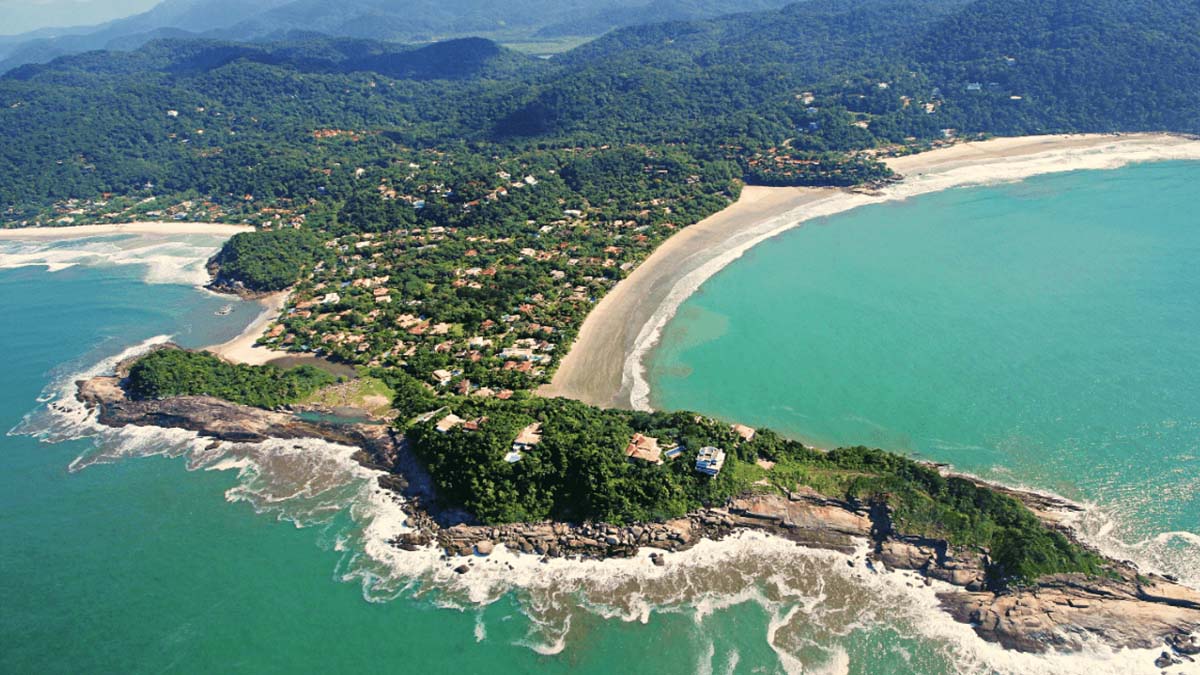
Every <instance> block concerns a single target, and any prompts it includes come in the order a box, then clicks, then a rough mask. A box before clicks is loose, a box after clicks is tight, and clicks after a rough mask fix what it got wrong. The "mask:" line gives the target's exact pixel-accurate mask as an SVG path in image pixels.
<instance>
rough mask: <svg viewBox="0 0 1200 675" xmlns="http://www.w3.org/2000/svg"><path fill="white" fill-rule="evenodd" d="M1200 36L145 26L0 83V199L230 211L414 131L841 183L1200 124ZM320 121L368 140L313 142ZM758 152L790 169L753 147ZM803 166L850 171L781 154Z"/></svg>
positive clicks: (835, 15)
mask: <svg viewBox="0 0 1200 675" xmlns="http://www.w3.org/2000/svg"><path fill="white" fill-rule="evenodd" d="M1198 34H1200V8H1197V6H1196V4H1195V3H1193V2H1187V1H1185V0H1147V1H1145V2H1139V3H1121V2H1116V1H1115V0H1084V1H1083V2H1073V1H1072V2H1068V1H1067V0H1017V1H1016V2H999V1H997V0H975V1H973V2H969V3H968V2H957V1H953V0H860V1H859V2H854V3H845V2H833V1H832V0H812V1H811V2H804V3H798V4H795V5H791V6H789V7H786V8H784V9H782V10H779V11H772V12H761V13H750V14H742V15H736V16H730V17H722V18H719V19H713V20H709V21H699V22H675V23H667V24H656V25H650V26H636V27H630V28H625V29H621V30H617V31H615V32H613V33H610V34H608V35H606V36H604V37H602V38H600V39H598V40H596V41H594V42H592V43H589V44H587V45H584V46H582V47H580V48H578V49H576V50H574V51H572V52H569V53H567V54H565V55H563V56H562V57H560V58H557V59H552V60H550V61H546V60H542V59H533V58H528V57H524V56H522V55H520V54H517V53H514V52H511V51H508V50H505V49H502V48H500V47H497V46H496V45H494V44H491V43H488V42H486V41H483V40H462V41H456V42H451V43H446V44H442V45H432V46H428V47H423V48H419V49H412V48H404V47H398V46H394V45H388V44H384V43H372V42H369V41H363V40H347V39H326V38H310V39H302V40H295V41H291V42H284V43H276V44H268V45H245V44H237V43H220V42H211V41H160V42H156V43H152V44H150V45H147V46H146V47H144V48H142V49H140V50H138V51H136V52H132V53H120V54H113V53H91V54H85V55H79V56H74V57H67V58H63V59H60V60H58V61H56V62H54V63H53V64H51V65H48V66H31V67H26V68H21V69H18V70H16V71H14V72H12V73H10V74H8V75H7V76H5V77H4V78H3V79H2V80H0V103H2V104H3V105H2V106H0V132H3V133H4V136H5V138H7V139H13V141H14V142H10V143H6V144H4V146H3V147H0V169H2V170H3V171H2V172H0V207H3V208H2V209H0V212H2V213H4V214H5V219H6V220H8V221H9V222H21V221H22V220H25V219H28V218H30V217H31V216H35V215H37V214H38V213H44V209H45V207H47V206H49V205H51V204H56V203H58V204H61V203H62V202H63V201H65V200H69V199H98V198H100V197H101V196H102V195H104V194H105V193H116V194H118V195H120V194H134V193H136V194H138V195H142V194H146V195H157V196H165V195H171V194H183V193H187V192H189V191H190V192H194V193H197V194H199V195H200V196H202V197H204V198H206V199H208V200H211V201H212V202H214V203H216V204H218V205H220V206H221V207H222V208H223V209H225V210H226V212H227V214H228V215H229V216H230V217H244V216H246V215H248V214H249V213H254V212H256V211H257V209H258V208H259V207H261V206H262V205H263V204H265V203H270V202H272V201H276V200H292V201H293V202H307V201H308V200H316V201H319V202H324V201H326V200H328V199H331V198H337V197H343V198H344V196H345V194H344V192H340V191H339V190H337V189H336V188H337V186H331V185H327V184H326V181H323V180H321V179H320V178H319V174H314V173H313V172H312V169H313V167H314V166H319V167H326V166H329V165H331V164H339V163H340V164H342V165H345V164H348V163H351V162H354V163H358V164H361V163H381V162H386V161H388V160H387V158H388V157H389V155H390V154H391V153H393V152H395V151H397V150H403V149H416V148H428V147H438V148H442V149H448V150H449V149H456V150H455V151H463V152H481V153H486V154H492V155H495V154H505V153H509V152H512V151H513V149H514V148H531V147H532V148H541V147H559V148H566V147H577V146H585V147H586V146H598V145H604V144H613V143H642V144H663V143H671V144H679V145H684V146H686V148H687V151H688V152H690V153H692V154H694V155H695V156H696V157H697V158H699V159H715V158H722V159H733V160H734V161H737V162H739V164H740V165H742V166H743V169H744V172H745V177H746V178H748V179H750V180H752V181H758V182H766V183H769V184H784V183H792V184H844V183H846V182H850V181H851V180H854V181H861V180H871V179H874V178H878V177H880V175H879V172H878V171H877V170H875V169H872V168H871V165H870V164H869V163H867V164H863V160H859V159H856V156H855V154H854V151H856V150H861V149H865V148H873V147H876V146H880V145H890V144H913V143H917V144H919V143H922V142H928V141H931V140H934V139H938V138H941V137H942V135H943V133H944V132H943V130H945V129H954V130H957V132H958V133H959V134H974V133H997V134H1017V133H1032V132H1069V131H1116V130H1127V131H1133V130H1149V129H1153V130H1174V131H1181V132H1197V131H1200V126H1198V125H1200V122H1198V121H1197V120H1200V99H1198V97H1197V96H1196V95H1195V87H1194V83H1193V78H1194V75H1195V73H1197V72H1200V44H1198V43H1200V39H1198V38H1197V35H1198ZM1144 54H1154V55H1155V57H1154V58H1152V59H1150V58H1142V57H1141V55H1144ZM805 94H811V96H805ZM172 110H173V111H175V112H176V113H177V115H174V116H171V115H169V114H168V111H172ZM81 112H83V113H84V114H80V113H81ZM320 129H343V130H353V131H358V132H361V133H362V135H363V136H364V140H363V142H362V143H359V144H355V145H354V147H344V146H341V147H330V144H323V143H321V142H320V139H317V138H314V137H313V133H314V131H317V130H320ZM201 132H203V133H201ZM464 141H466V142H468V143H470V144H471V145H469V146H462V145H461V143H463V142H464ZM764 153H765V154H766V156H768V157H770V158H775V157H780V156H782V157H783V158H785V160H787V161H786V162H785V164H786V165H787V167H788V171H784V172H780V171H774V170H770V165H771V163H770V162H768V163H763V162H759V163H757V164H756V165H753V166H752V165H751V164H750V162H751V161H752V160H753V159H754V158H755V157H758V156H761V155H763V154H764ZM829 153H834V154H829ZM813 161H818V162H821V163H822V164H825V165H829V164H833V165H838V164H840V163H849V164H848V166H849V167H850V169H849V171H848V172H847V171H829V170H826V167H821V168H817V169H811V170H810V169H803V168H798V167H809V166H812V164H811V162H813ZM818 166H821V165H818ZM847 176H849V178H847ZM823 181H824V183H822V182H823ZM147 185H150V186H152V187H150V188H147ZM321 188H325V191H324V192H322V191H321ZM246 195H253V196H254V198H255V199H254V201H253V202H252V204H253V207H254V209H250V208H249V207H248V206H247V203H248V202H247V200H246V199H245V196H246Z"/></svg>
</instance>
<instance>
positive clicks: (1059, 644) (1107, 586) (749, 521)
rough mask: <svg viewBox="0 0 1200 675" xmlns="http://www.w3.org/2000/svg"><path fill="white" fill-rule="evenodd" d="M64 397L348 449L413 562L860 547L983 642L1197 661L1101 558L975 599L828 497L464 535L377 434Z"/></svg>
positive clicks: (1169, 612) (870, 517) (100, 393)
mask: <svg viewBox="0 0 1200 675" xmlns="http://www.w3.org/2000/svg"><path fill="white" fill-rule="evenodd" d="M118 372H119V373H120V372H121V369H120V368H118ZM78 397H79V399H80V400H81V401H83V402H85V403H86V404H87V405H88V406H90V407H92V408H94V409H97V411H98V418H99V421H100V422H101V423H102V424H106V425H109V426H114V427H121V426H126V425H137V426H163V427H176V428H183V429H190V430H192V431H195V432H197V433H199V434H201V435H202V436H207V437H210V438H214V439H217V440H223V441H237V442H261V441H264V440H266V439H268V438H284V439H296V438H319V439H323V440H328V441H332V442H336V443H342V444H347V445H353V446H358V447H360V448H362V449H363V452H362V453H361V454H360V455H359V456H357V457H356V458H357V459H358V460H359V461H360V462H361V463H363V464H365V465H367V466H371V467H373V468H378V469H381V470H384V471H388V472H391V473H388V474H386V475H383V476H381V477H380V479H379V484H380V486H381V487H383V488H384V489H387V490H391V491H394V492H397V493H400V494H403V495H404V496H405V497H406V498H407V500H406V503H405V508H406V510H407V511H408V513H409V524H410V525H411V526H412V527H413V530H412V531H411V532H408V533H406V534H404V535H402V536H401V537H398V538H397V539H396V540H395V541H393V542H392V543H393V544H394V545H395V546H397V547H398V548H401V549H406V550H413V551H415V550H419V549H423V548H425V547H428V546H430V545H433V544H436V545H437V546H438V547H439V548H441V549H443V550H444V552H445V553H446V555H447V556H448V557H456V556H457V557H466V556H472V555H481V556H487V555H491V554H492V553H493V552H494V550H495V546H496V545H498V544H504V545H505V547H507V548H508V549H510V550H514V551H520V552H523V553H527V554H531V555H537V556H541V557H564V558H565V557H573V558H588V559H600V558H612V557H618V558H619V557H630V556H633V555H635V554H636V553H637V552H638V550H639V549H640V548H641V547H643V546H644V547H648V548H652V549H657V551H656V552H655V553H653V554H652V555H651V561H652V562H653V563H654V564H655V565H659V566H662V565H667V564H669V560H667V559H666V558H664V557H663V556H662V555H661V554H660V553H659V552H658V551H662V552H670V551H683V550H686V549H688V548H690V547H692V546H694V545H695V544H696V543H697V542H699V541H700V540H702V539H705V538H708V539H721V538H723V537H726V536H728V535H730V534H731V533H733V532H735V531H738V530H746V529H750V530H761V531H765V532H770V533H772V534H774V535H777V536H780V537H783V538H786V539H789V540H791V541H794V542H796V543H797V544H799V545H802V546H805V547H810V548H821V549H827V550H833V551H839V552H844V553H850V552H852V551H854V550H856V549H857V548H859V546H861V545H862V543H863V542H867V543H869V544H870V546H871V556H872V558H873V560H874V561H875V562H876V563H878V564H881V565H883V566H885V567H887V568H889V569H899V570H912V571H915V572H918V573H920V574H922V575H924V576H925V577H926V578H928V579H937V580H941V581H944V582H946V583H948V584H951V585H953V586H956V587H958V588H961V589H962V590H959V591H950V592H943V593H941V594H940V595H939V599H940V600H941V603H942V606H943V607H944V608H945V609H946V610H947V611H948V612H949V613H950V614H951V615H953V616H954V617H955V618H956V619H958V620H959V621H962V622H965V623H969V624H971V625H972V626H973V627H974V629H975V631H976V632H977V633H978V634H979V635H980V636H981V637H982V638H983V639H985V640H989V641H993V642H997V643H999V644H1001V645H1003V646H1004V647H1006V648H1009V649H1015V650H1020V651H1025V652H1045V651H1050V650H1076V649H1079V648H1080V647H1081V646H1082V645H1083V642H1084V638H1085V637H1088V638H1094V639H1099V640H1100V641H1102V642H1104V643H1106V644H1108V645H1110V646H1111V647H1113V648H1118V649H1120V648H1139V649H1140V648H1160V647H1165V648H1166V649H1167V651H1165V652H1163V654H1162V656H1160V657H1159V659H1158V661H1159V662H1161V663H1164V664H1167V665H1171V664H1174V663H1178V662H1180V661H1182V660H1188V659H1191V658H1192V656H1193V655H1195V654H1197V653H1200V643H1198V642H1197V640H1196V639H1195V638H1194V637H1193V635H1192V634H1193V633H1196V632H1198V631H1200V593H1197V592H1196V591H1194V590H1192V589H1190V588H1187V587H1185V586H1181V585H1179V584H1177V583H1174V582H1173V581H1171V580H1169V579H1166V578H1162V577H1159V576H1155V575H1144V574H1139V573H1138V570H1137V569H1136V568H1134V567H1133V566H1132V565H1131V564H1129V563H1118V562H1114V561H1110V564H1111V569H1112V571H1113V576H1112V578H1088V577H1084V576H1082V575H1060V576H1055V577H1048V578H1045V579H1042V580H1040V581H1039V583H1038V584H1036V585H1035V586H1034V587H1032V588H1025V589H1019V590H1014V591H1005V592H1000V593H995V592H992V591H989V590H986V587H985V583H984V580H985V577H986V570H987V565H988V558H987V553H986V551H980V550H972V549H966V548H962V547H955V546H952V545H950V544H949V543H948V542H945V541H941V540H937V539H928V538H923V537H913V536H908V535H905V534H904V533H902V532H897V531H895V529H894V527H893V524H892V521H891V517H890V514H889V513H888V512H887V509H886V508H884V507H881V506H879V505H870V504H862V503H852V502H847V501H843V500H838V499H831V498H829V497H826V496H824V495H821V494H819V493H817V492H814V491H812V490H808V489H800V490H797V491H795V492H792V493H789V494H786V495H780V494H774V493H770V494H768V493H763V494H750V495H745V496H742V497H738V498H735V499H731V500H730V501H729V502H728V503H726V504H725V505H724V506H723V507H722V508H709V509H705V510H702V511H698V512H696V513H692V514H689V515H688V516H687V517H684V518H678V519H675V520H670V521H666V522H662V523H641V524H637V525H631V526H620V527H618V526H613V525H607V524H602V523H585V524H582V525H571V524H567V523H555V522H546V523H531V524H518V525H505V526H500V527H490V526H482V525H477V524H472V523H473V522H474V521H473V520H472V518H471V517H470V516H469V514H465V513H461V512H456V511H452V510H435V509H431V508H428V507H429V506H432V505H436V504H437V497H436V494H434V492H433V488H432V481H430V480H429V477H428V476H427V475H426V474H425V472H424V470H423V468H422V467H421V466H420V463H419V462H417V461H416V460H415V459H414V458H413V457H412V455H411V453H410V452H407V450H406V448H405V446H404V444H403V442H402V439H399V438H396V437H394V435H393V434H392V433H391V432H390V431H389V430H388V428H387V427H384V426H373V425H348V426H346V425H333V424H319V423H313V422H307V421H302V420H298V419H296V418H295V417H293V416H291V415H289V414H287V413H285V412H272V411H266V410H259V409H256V408H249V407H246V406H240V405H235V404H232V403H229V402H226V401H222V400H219V399H214V398H209V397H181V398H175V399H168V400H164V401H133V400H130V399H129V398H128V397H127V396H126V394H125V391H124V389H122V387H121V379H120V378H119V377H100V378H95V379H92V380H88V381H86V382H80V383H79V391H78ZM989 487H992V488H993V489H1000V490H1001V491H1003V492H1005V493H1006V494H1009V495H1011V496H1014V497H1016V498H1017V499H1020V500H1022V501H1023V502H1025V503H1026V505H1027V506H1028V507H1029V508H1030V509H1031V510H1032V511H1033V512H1034V513H1035V514H1037V515H1038V516H1039V517H1041V518H1042V519H1043V520H1044V521H1045V522H1046V523H1047V524H1049V525H1051V526H1053V527H1061V526H1060V523H1059V514H1061V513H1062V512H1063V511H1064V510H1070V509H1072V508H1075V507H1074V506H1073V505H1069V504H1065V503H1062V502H1059V501H1058V500H1054V499H1052V498H1048V497H1044V496H1041V495H1033V494H1029V493H1025V492H1019V491H1015V490H1010V489H1007V488H1000V487H998V486H989ZM1064 532H1066V534H1068V535H1070V533H1069V532H1067V531H1065V530H1064ZM851 564H853V563H851ZM469 570H470V567H469V566H468V565H460V566H459V567H457V568H456V569H455V571H456V572H458V573H460V574H465V573H467V572H468V571H469ZM1164 667H1165V666H1164Z"/></svg>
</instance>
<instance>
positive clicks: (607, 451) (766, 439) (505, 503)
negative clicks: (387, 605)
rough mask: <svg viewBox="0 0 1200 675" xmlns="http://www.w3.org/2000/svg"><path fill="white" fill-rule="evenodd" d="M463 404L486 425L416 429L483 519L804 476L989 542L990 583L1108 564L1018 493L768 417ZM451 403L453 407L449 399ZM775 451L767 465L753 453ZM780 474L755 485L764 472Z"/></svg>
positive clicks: (683, 505)
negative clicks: (839, 444) (649, 441)
mask: <svg viewBox="0 0 1200 675" xmlns="http://www.w3.org/2000/svg"><path fill="white" fill-rule="evenodd" d="M453 409H454V411H455V412H456V413H457V414H458V415H459V416H461V417H462V418H464V419H467V420H471V419H478V420H483V419H485V418H486V421H482V422H480V423H479V424H478V428H477V429H468V428H466V427H465V426H464V425H460V426H457V427H456V428H454V429H451V430H449V431H448V432H443V431H439V430H438V429H437V428H436V425H437V423H438V421H439V418H440V417H441V415H444V414H447V413H446V412H445V411H444V412H442V413H439V414H438V415H435V416H434V417H433V418H432V419H430V420H429V421H427V422H423V423H419V424H417V425H415V426H414V427H413V428H411V429H409V431H408V432H407V435H408V437H409V438H410V439H411V440H412V442H413V447H414V449H415V450H416V452H417V453H418V454H419V455H420V456H421V457H422V458H423V459H424V460H425V462H426V463H427V465H428V467H429V469H430V471H431V472H432V474H433V476H434V479H435V481H436V482H437V485H438V488H439V490H440V495H441V496H442V498H444V499H448V500H450V501H452V502H453V503H457V504H463V505H465V506H466V507H467V508H469V509H470V510H471V511H472V512H473V513H475V514H477V515H478V516H479V517H480V518H481V519H482V520H483V521H484V522H486V523H507V522H521V521H537V520H543V519H548V518H554V519H562V520H568V521H580V520H596V521H603V522H616V523H621V522H632V521H647V520H657V519H666V518H671V517H677V516H681V515H683V514H685V513H687V512H688V511H692V510H695V509H698V508H701V507H702V506H707V505H714V504H716V505H719V504H722V503H724V501H725V500H726V499H727V498H729V497H731V496H734V495H737V494H740V493H743V492H746V491H748V490H752V489H780V488H782V489H786V490H793V489H795V487H796V486H797V485H807V486H809V487H812V488H814V489H817V490H819V491H820V492H822V493H824V494H826V495H829V496H833V497H837V498H841V499H847V500H850V501H853V502H857V503H861V504H881V505H886V506H887V507H888V508H889V509H890V510H891V511H892V513H893V520H894V521H895V525H896V527H897V529H899V530H900V531H902V532H904V533H906V534H910V535H922V536H930V537H937V538H939V539H946V540H948V541H950V542H951V543H953V544H956V545H962V546H968V547H979V548H983V549H986V550H989V551H991V552H992V563H991V565H990V567H989V568H988V579H989V583H990V584H991V585H992V586H993V587H994V588H1002V587H1004V586H1005V585H1008V584H1012V583H1024V582H1028V581H1031V580H1033V579H1036V578H1037V577H1039V576H1042V575H1045V574H1053V573H1058V572H1086V573H1090V574H1097V573H1100V572H1101V571H1102V568H1101V563H1100V560H1099V558H1097V557H1096V556H1094V555H1092V554H1091V553H1088V552H1086V551H1083V550H1081V549H1080V548H1078V547H1077V546H1075V545H1073V544H1071V543H1070V542H1069V541H1068V540H1067V539H1066V538H1065V537H1063V536H1062V535H1061V534H1059V533H1058V532H1055V531H1052V530H1050V529H1048V528H1047V527H1046V526H1044V525H1042V524H1041V523H1040V522H1039V521H1038V520H1037V519H1036V518H1035V517H1034V516H1033V514H1032V513H1030V512H1029V510H1028V509H1026V508H1025V507H1024V506H1023V505H1021V504H1020V503H1019V502H1017V501H1016V500H1015V499H1013V498H1012V497H1008V496H1006V495H1001V494H1000V493H997V492H995V491H992V490H988V489H986V488H981V487H979V486H977V485H975V484H974V483H972V482H970V481H968V480H966V479H963V478H956V477H951V478H947V477H944V476H942V475H940V474H939V473H938V472H937V471H936V470H935V469H933V468H931V467H929V466H926V465H923V464H918V463H916V462H914V461H912V460H909V459H906V458H903V457H901V456H899V455H894V454H891V453H886V452H882V451H879V450H870V449H867V448H861V447H860V448H844V449H839V450H834V451H832V452H829V453H824V452H820V451H816V450H812V449H810V448H806V447H804V446H803V445H802V444H800V443H798V442H796V441H791V440H787V439H784V438H782V437H780V436H778V435H777V434H774V433H772V432H771V431H769V430H759V431H758V433H757V434H756V435H755V436H754V438H753V439H752V440H750V441H746V440H744V439H743V438H742V437H741V436H739V435H738V434H737V433H735V432H734V431H733V430H732V429H731V428H730V426H729V425H727V424H722V423H720V422H718V421H716V420H712V419H708V418H704V417H701V416H698V415H695V414H693V413H685V412H677V413H640V412H627V411H612V410H600V409H597V408H592V407H590V406H587V405H584V404H581V403H577V402H574V401H566V400H562V399H556V400H545V399H537V398H533V399H529V400H525V401H520V402H515V401H514V402H490V403H486V404H481V403H478V402H473V401H459V402H457V403H456V404H455V405H454V406H453ZM447 410H448V409H447ZM534 422H539V423H541V425H542V426H541V434H542V439H541V442H540V443H539V444H538V445H537V446H535V447H533V448H531V449H527V450H525V451H524V452H523V456H522V458H521V460H520V461H518V462H512V463H510V462H508V461H506V460H505V459H504V458H505V455H506V454H507V453H508V452H509V449H510V446H511V444H512V442H513V439H514V438H516V436H517V434H518V432H519V431H520V430H521V429H522V428H523V427H525V426H526V425H528V424H531V423H534ZM634 433H642V434H646V435H648V436H652V437H655V438H657V439H658V441H659V443H660V444H663V445H674V444H680V445H681V446H682V447H683V448H685V449H686V450H685V451H684V452H683V453H682V455H681V456H679V457H678V458H676V459H667V460H666V461H665V463H664V464H662V465H654V464H649V463H646V462H639V461H631V460H628V459H626V457H625V455H624V453H623V452H622V449H623V448H624V447H625V445H626V444H627V443H628V442H629V441H630V439H631V437H632V436H633V434H634ZM705 446H715V447H720V448H724V449H725V450H727V452H728V453H729V459H728V460H727V462H726V465H725V468H724V470H723V471H721V473H720V474H719V475H718V476H716V477H710V476H706V475H703V474H700V473H698V472H696V471H695V470H694V466H693V465H694V460H695V456H696V451H697V450H698V449H699V448H701V447H705ZM760 458H761V459H767V460H770V461H772V462H775V463H776V465H775V468H774V469H772V470H771V471H769V472H768V471H766V470H764V469H762V468H761V467H759V466H757V465H756V464H755V461H756V460H758V459H760ZM764 478H765V479H766V480H768V481H769V482H770V483H771V484H772V486H773V487H770V488H764V487H762V486H755V483H756V482H758V481H761V480H762V479H764Z"/></svg>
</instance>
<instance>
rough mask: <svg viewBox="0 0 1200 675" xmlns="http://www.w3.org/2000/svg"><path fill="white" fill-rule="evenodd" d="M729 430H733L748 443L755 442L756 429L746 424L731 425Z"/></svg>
mask: <svg viewBox="0 0 1200 675" xmlns="http://www.w3.org/2000/svg"><path fill="white" fill-rule="evenodd" d="M729 428H730V429H733V433H735V434H737V435H738V436H741V437H742V440H743V441H746V442H747V443H749V442H750V441H752V440H754V429H752V428H750V427H748V426H746V425H744V424H731V425H729Z"/></svg>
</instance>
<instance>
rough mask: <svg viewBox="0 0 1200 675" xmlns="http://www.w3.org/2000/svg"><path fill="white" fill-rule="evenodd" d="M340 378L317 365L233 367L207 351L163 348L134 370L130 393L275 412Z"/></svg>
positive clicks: (130, 382)
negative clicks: (197, 399)
mask: <svg viewBox="0 0 1200 675" xmlns="http://www.w3.org/2000/svg"><path fill="white" fill-rule="evenodd" d="M334 381H335V378H334V377H333V376H332V375H330V374H329V373H326V372H325V371H323V370H319V369H317V368H313V367H312V366H299V367H296V368H291V369H288V370H282V369H280V368H276V367H274V366H244V365H233V364H231V363H228V362H226V361H222V360H221V359H219V358H217V357H216V356H213V355H212V354H209V353H206V352H189V351H184V350H182V349H160V350H158V351H155V352H152V353H150V354H148V355H147V356H145V357H142V358H141V359H139V360H138V361H137V363H135V364H134V365H133V367H132V368H131V369H130V371H129V380H128V391H129V393H130V395H131V396H133V397H134V398H139V399H150V400H153V399H163V398H171V397H175V396H214V397H217V398H222V399H225V400H227V401H233V402H234V403H241V404H243V405H251V406H257V407H260V408H275V407H278V406H281V405H286V404H288V403H295V402H296V401H299V400H300V399H302V398H304V397H305V396H308V395H309V394H311V393H312V392H314V391H316V390H317V389H320V388H321V387H324V386H326V385H329V384H333V383H334Z"/></svg>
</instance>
